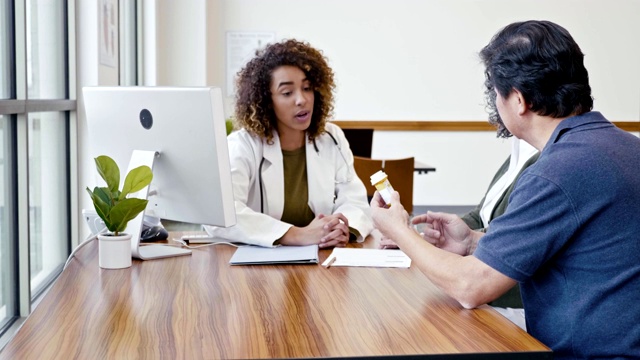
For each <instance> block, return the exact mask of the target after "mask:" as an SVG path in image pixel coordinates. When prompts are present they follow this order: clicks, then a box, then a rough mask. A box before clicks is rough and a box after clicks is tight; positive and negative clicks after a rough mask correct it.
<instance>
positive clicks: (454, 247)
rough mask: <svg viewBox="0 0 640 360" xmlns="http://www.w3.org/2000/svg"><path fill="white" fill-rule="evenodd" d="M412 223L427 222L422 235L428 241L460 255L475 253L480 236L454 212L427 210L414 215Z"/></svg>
mask: <svg viewBox="0 0 640 360" xmlns="http://www.w3.org/2000/svg"><path fill="white" fill-rule="evenodd" d="M412 223H413V224H414V225H415V224H421V223H425V224H426V225H425V227H424V228H423V231H422V237H423V238H424V239H425V240H426V241H428V242H429V243H431V244H433V245H435V246H436V247H439V248H441V249H443V250H447V251H449V252H452V253H455V254H458V255H463V256H465V255H469V254H471V253H473V250H475V244H476V243H477V239H479V237H480V236H478V234H476V233H474V232H473V231H472V230H471V229H469V227H468V226H467V224H466V223H465V222H464V221H462V219H460V217H459V216H457V215H454V214H447V213H440V212H432V211H427V213H426V214H423V215H418V216H416V217H414V218H413V220H412Z"/></svg>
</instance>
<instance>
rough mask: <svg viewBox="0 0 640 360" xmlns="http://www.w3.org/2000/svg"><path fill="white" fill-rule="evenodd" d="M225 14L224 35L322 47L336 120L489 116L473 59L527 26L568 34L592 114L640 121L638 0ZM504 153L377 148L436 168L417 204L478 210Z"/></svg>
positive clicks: (317, 6)
mask: <svg viewBox="0 0 640 360" xmlns="http://www.w3.org/2000/svg"><path fill="white" fill-rule="evenodd" d="M222 10H223V12H224V29H225V30H226V31H269V32H275V33H276V38H278V39H280V38H285V37H296V38H298V39H302V40H306V41H309V42H310V43H311V44H312V45H314V46H316V47H318V48H320V49H322V50H323V51H324V53H325V55H326V56H327V57H328V58H329V60H330V64H331V65H332V67H333V68H334V70H335V72H336V75H337V82H338V89H337V102H336V111H335V118H336V119H340V120H447V121H451V120H478V121H484V119H486V117H487V116H486V113H485V111H484V105H483V104H484V103H483V80H484V78H483V69H482V66H481V64H480V62H479V59H478V56H477V53H478V51H479V50H480V49H481V48H482V47H483V46H484V45H486V44H487V43H488V42H489V40H490V38H491V37H492V36H493V34H495V32H497V31H498V30H499V29H500V28H501V27H503V26H505V25H507V24H508V23H511V22H514V21H522V20H527V19H546V20H551V21H554V22H557V23H559V24H561V25H562V26H564V27H565V28H567V30H569V31H570V32H571V33H572V35H573V36H574V38H575V39H576V41H577V42H578V44H579V45H580V46H581V48H582V50H583V52H584V53H585V54H586V57H585V63H586V66H587V68H588V69H589V73H590V80H591V85H592V88H593V95H594V97H595V109H596V110H600V111H602V112H603V113H604V114H605V115H606V116H607V117H609V118H610V119H611V120H635V121H638V119H640V85H639V84H640V67H638V65H637V64H639V63H640V41H639V40H638V37H637V35H638V34H640V22H638V21H637V15H638V14H640V1H637V0H617V1H601V0H519V1H505V0H456V1H451V0H431V1H423V0H395V1H389V0H350V1H345V0H307V1H303V2H301V1H297V0H271V1H263V0H225V1H223V7H222ZM220 50H221V51H220V53H219V56H224V49H220ZM210 61H219V58H214V59H210ZM220 85H222V84H220ZM230 110H231V107H230V106H228V109H227V111H230ZM508 153H509V145H508V142H505V141H504V140H497V139H496V138H495V135H494V134H491V133H457V132H433V133H416V132H376V134H375V137H374V149H373V156H376V157H390V158H391V157H400V156H407V155H413V156H415V157H416V158H418V159H420V160H422V161H423V162H426V163H429V164H431V165H434V166H436V167H437V171H436V172H435V173H430V174H428V175H419V176H416V177H415V179H414V180H415V184H416V187H415V191H414V203H415V204H417V205H464V204H474V203H477V202H478V201H479V200H480V198H481V197H482V195H483V194H484V192H485V190H486V187H487V185H488V183H489V181H490V179H491V177H492V175H493V173H494V172H495V170H497V168H498V167H499V165H500V164H501V163H502V161H504V159H505V158H506V156H507V155H508Z"/></svg>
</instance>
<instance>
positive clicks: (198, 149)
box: [83, 86, 236, 260]
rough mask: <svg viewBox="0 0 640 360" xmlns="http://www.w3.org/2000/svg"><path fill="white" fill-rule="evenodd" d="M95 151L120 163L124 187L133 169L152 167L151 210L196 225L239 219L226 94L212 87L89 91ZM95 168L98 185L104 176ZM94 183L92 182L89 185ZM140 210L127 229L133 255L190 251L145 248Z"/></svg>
mask: <svg viewBox="0 0 640 360" xmlns="http://www.w3.org/2000/svg"><path fill="white" fill-rule="evenodd" d="M83 95H84V104H85V112H86V116H87V127H88V130H89V142H88V144H89V154H90V156H91V158H92V159H93V158H95V157H98V156H99V155H107V156H109V157H111V158H113V159H114V160H115V161H116V163H117V164H118V166H119V167H120V176H121V180H120V187H122V184H123V182H124V177H125V176H126V174H127V173H128V172H129V170H130V169H133V168H134V167H137V166H139V165H148V166H149V167H151V169H152V170H153V181H152V182H151V184H150V185H149V186H148V187H147V188H145V189H143V190H141V191H139V192H138V193H136V194H135V196H136V197H139V198H147V199H148V200H149V203H148V205H147V208H146V210H145V213H146V214H147V215H153V216H156V217H159V218H161V219H169V220H175V221H181V222H187V223H194V224H206V225H216V226H224V227H227V226H232V225H234V224H235V222H236V215H235V207H234V199H233V189H232V183H231V170H230V165H229V149H228V147H227V133H226V126H225V117H224V111H223V107H222V102H223V100H222V91H221V90H220V88H213V87H137V86H116V87H85V88H83ZM95 173H96V184H95V185H98V184H101V186H104V185H102V180H101V179H100V178H99V177H98V175H97V171H96V172H95ZM87 185H89V187H90V188H93V186H92V185H93V184H87ZM142 218H143V214H142V213H141V214H140V215H139V216H138V217H136V218H135V219H133V220H131V221H130V222H129V224H128V226H127V229H126V230H125V231H126V232H127V233H129V234H131V235H132V243H131V250H132V255H133V257H136V258H139V259H143V260H147V259H153V258H161V257H169V256H177V255H188V254H190V253H191V251H190V250H187V249H181V248H178V247H173V246H162V245H145V246H140V244H139V242H140V240H139V239H140V231H141V229H142Z"/></svg>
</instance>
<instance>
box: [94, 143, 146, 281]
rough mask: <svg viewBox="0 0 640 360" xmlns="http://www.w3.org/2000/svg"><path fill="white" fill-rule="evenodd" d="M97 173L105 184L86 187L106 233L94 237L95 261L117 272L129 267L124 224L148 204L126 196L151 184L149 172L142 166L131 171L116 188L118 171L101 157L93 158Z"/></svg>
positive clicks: (129, 258)
mask: <svg viewBox="0 0 640 360" xmlns="http://www.w3.org/2000/svg"><path fill="white" fill-rule="evenodd" d="M95 162H96V168H97V169H98V173H99V174H100V176H101V177H102V178H103V179H104V181H105V182H106V183H107V186H106V187H99V186H96V187H95V188H94V189H93V191H91V189H89V187H87V192H88V193H89V196H91V200H92V201H93V206H94V207H95V209H96V212H97V213H98V216H100V218H101V219H102V221H104V223H105V225H106V227H107V230H109V233H106V234H100V235H98V241H99V245H98V257H99V263H100V267H101V268H106V269H121V268H126V267H130V266H131V234H126V233H123V231H124V230H125V229H126V228H127V223H128V222H129V221H130V220H132V219H134V218H135V217H136V216H138V214H140V212H142V211H144V209H145V208H146V207H147V203H148V200H146V199H138V198H128V197H127V196H128V195H129V194H132V193H135V192H137V191H140V190H142V189H144V188H145V187H146V186H148V185H149V184H150V183H151V180H152V179H153V173H152V172H151V168H150V167H148V166H146V165H143V166H139V167H137V168H135V169H133V170H131V171H130V172H129V173H128V174H127V176H126V178H125V180H124V184H123V186H122V190H118V189H119V188H120V169H119V168H118V164H116V162H115V161H114V160H113V159H112V158H110V157H108V156H106V155H101V156H98V157H97V158H95Z"/></svg>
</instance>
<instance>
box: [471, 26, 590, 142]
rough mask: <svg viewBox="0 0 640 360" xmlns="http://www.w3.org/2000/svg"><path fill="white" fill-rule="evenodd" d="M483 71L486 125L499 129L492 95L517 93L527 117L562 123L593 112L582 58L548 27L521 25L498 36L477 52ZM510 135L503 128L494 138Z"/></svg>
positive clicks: (565, 35)
mask: <svg viewBox="0 0 640 360" xmlns="http://www.w3.org/2000/svg"><path fill="white" fill-rule="evenodd" d="M480 58H481V59H482V62H483V63H484V65H485V79H486V81H485V86H486V90H485V95H486V98H487V107H488V108H489V122H491V123H494V124H496V123H497V124H501V123H502V121H501V119H500V116H499V115H498V112H497V109H496V107H495V97H496V94H495V91H496V90H497V91H498V93H500V95H501V96H502V97H505V98H506V97H507V96H508V95H509V93H511V91H512V90H514V89H516V90H518V91H520V92H521V93H522V96H523V97H524V99H525V101H526V102H527V104H529V105H530V106H531V108H530V109H531V111H534V112H535V113H537V114H538V115H542V116H551V117H554V118H563V117H568V116H572V115H580V114H583V113H585V112H588V111H590V110H591V109H592V107H593V98H592V97H591V87H590V86H589V74H588V73H587V69H586V68H585V67H584V61H583V60H584V54H583V53H582V51H581V50H580V47H579V46H578V44H577V43H576V42H575V41H574V40H573V38H572V37H571V35H570V34H569V32H568V31H567V30H566V29H564V28H563V27H561V26H559V25H557V24H554V23H552V22H550V21H536V20H530V21H524V22H517V23H513V24H510V25H508V26H506V27H505V28H503V29H502V30H500V31H499V32H498V33H497V34H496V35H495V36H494V37H493V38H492V39H491V42H489V44H488V45H487V46H485V47H484V48H483V49H482V51H481V52H480ZM510 135H511V134H509V132H508V131H507V130H506V129H504V125H502V128H499V129H498V136H503V137H508V136H510Z"/></svg>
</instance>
